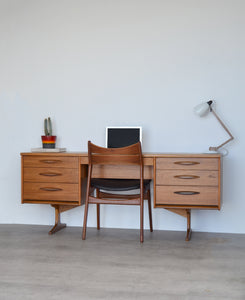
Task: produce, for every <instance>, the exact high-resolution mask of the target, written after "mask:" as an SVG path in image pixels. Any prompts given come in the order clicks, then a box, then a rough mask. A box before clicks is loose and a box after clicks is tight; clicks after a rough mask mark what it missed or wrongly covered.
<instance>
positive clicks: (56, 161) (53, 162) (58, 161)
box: [40, 159, 61, 164]
mask: <svg viewBox="0 0 245 300" xmlns="http://www.w3.org/2000/svg"><path fill="white" fill-rule="evenodd" d="M40 162H42V163H45V164H57V163H60V162H61V160H57V159H55V160H40Z"/></svg>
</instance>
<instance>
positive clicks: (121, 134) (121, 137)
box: [106, 126, 142, 148]
mask: <svg viewBox="0 0 245 300" xmlns="http://www.w3.org/2000/svg"><path fill="white" fill-rule="evenodd" d="M139 141H140V142H142V127H140V126H108V127H106V147H107V148H120V147H126V146H129V145H132V144H135V143H137V142H139Z"/></svg>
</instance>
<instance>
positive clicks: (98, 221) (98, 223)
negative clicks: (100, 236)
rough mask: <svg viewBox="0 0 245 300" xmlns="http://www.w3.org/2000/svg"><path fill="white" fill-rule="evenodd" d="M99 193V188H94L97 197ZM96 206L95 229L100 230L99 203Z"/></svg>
mask: <svg viewBox="0 0 245 300" xmlns="http://www.w3.org/2000/svg"><path fill="white" fill-rule="evenodd" d="M99 193H100V191H99V189H96V197H97V198H99V196H100V195H99ZM96 206H97V229H98V230H100V204H99V203H97V204H96Z"/></svg>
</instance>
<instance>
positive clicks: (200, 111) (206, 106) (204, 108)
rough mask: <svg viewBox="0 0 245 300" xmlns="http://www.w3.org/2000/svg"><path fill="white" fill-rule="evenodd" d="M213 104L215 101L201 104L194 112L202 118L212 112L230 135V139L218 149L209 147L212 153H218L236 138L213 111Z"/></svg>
mask: <svg viewBox="0 0 245 300" xmlns="http://www.w3.org/2000/svg"><path fill="white" fill-rule="evenodd" d="M212 103H213V101H212V100H210V101H208V102H205V103H201V104H199V105H197V106H195V107H194V112H195V113H196V114H197V115H199V116H200V117H203V116H205V115H206V114H207V112H208V111H209V112H212V113H213V114H214V116H215V117H216V119H217V120H218V121H219V123H220V124H221V126H222V127H223V128H224V129H225V131H226V132H227V133H228V134H229V136H230V138H229V139H228V140H227V141H225V142H224V143H222V144H221V145H219V146H217V147H209V150H210V151H218V150H219V149H220V148H221V147H223V146H224V145H225V144H227V143H229V142H230V141H232V140H233V139H234V137H233V136H232V134H231V133H230V131H229V130H228V129H227V127H226V126H225V125H224V123H223V122H222V121H221V120H220V118H219V117H218V116H217V114H216V112H215V111H214V110H213V108H212Z"/></svg>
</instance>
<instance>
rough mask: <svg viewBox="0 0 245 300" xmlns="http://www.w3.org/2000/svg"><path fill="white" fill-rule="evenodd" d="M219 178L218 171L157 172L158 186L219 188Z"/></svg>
mask: <svg viewBox="0 0 245 300" xmlns="http://www.w3.org/2000/svg"><path fill="white" fill-rule="evenodd" d="M218 176H219V174H218V171H201V170H156V184H157V185H187V186H189V185H203V186H204V185H207V186H218V181H219V179H218Z"/></svg>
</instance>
